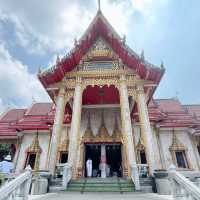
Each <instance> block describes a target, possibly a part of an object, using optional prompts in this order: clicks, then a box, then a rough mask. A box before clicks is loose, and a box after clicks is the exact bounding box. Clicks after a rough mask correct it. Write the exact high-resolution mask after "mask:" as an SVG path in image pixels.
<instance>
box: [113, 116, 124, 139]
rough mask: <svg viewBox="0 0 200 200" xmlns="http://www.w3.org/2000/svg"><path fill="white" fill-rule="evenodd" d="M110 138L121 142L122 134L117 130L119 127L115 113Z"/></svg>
mask: <svg viewBox="0 0 200 200" xmlns="http://www.w3.org/2000/svg"><path fill="white" fill-rule="evenodd" d="M112 138H113V140H114V142H122V135H121V131H120V130H119V127H118V123H117V115H116V114H115V124H114V130H113V134H112Z"/></svg>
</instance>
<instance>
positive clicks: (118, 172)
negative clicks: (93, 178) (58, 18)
mask: <svg viewBox="0 0 200 200" xmlns="http://www.w3.org/2000/svg"><path fill="white" fill-rule="evenodd" d="M106 160H107V165H108V167H109V171H110V173H109V176H110V177H112V176H118V177H122V166H121V162H122V156H121V145H119V144H114V145H106Z"/></svg>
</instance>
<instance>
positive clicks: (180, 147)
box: [169, 130, 191, 168]
mask: <svg viewBox="0 0 200 200" xmlns="http://www.w3.org/2000/svg"><path fill="white" fill-rule="evenodd" d="M169 150H170V152H171V155H172V161H173V163H174V164H175V165H176V166H177V167H178V164H177V159H176V152H177V151H181V152H183V156H184V157H185V166H186V167H187V168H191V163H190V160H189V157H188V153H187V150H188V149H187V147H185V146H184V144H182V143H181V142H180V141H179V140H178V138H177V136H176V133H175V130H173V135H172V145H171V146H170V147H169Z"/></svg>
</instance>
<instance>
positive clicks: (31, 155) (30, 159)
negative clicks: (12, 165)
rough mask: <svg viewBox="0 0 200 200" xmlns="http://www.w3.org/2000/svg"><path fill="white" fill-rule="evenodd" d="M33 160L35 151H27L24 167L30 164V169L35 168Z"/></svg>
mask: <svg viewBox="0 0 200 200" xmlns="http://www.w3.org/2000/svg"><path fill="white" fill-rule="evenodd" d="M35 160H36V153H28V154H27V158H26V164H25V167H26V166H28V165H30V166H31V169H34V168H35ZM25 167H24V168H25Z"/></svg>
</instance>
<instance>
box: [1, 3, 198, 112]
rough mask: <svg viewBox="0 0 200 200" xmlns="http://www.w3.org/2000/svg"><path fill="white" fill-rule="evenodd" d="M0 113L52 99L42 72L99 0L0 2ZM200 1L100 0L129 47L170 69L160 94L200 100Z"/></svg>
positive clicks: (65, 49)
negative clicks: (43, 83) (41, 79)
mask: <svg viewBox="0 0 200 200" xmlns="http://www.w3.org/2000/svg"><path fill="white" fill-rule="evenodd" d="M0 5H1V6H0V113H1V112H3V111H5V110H6V109H8V108H10V107H26V106H29V105H30V104H31V103H32V101H33V100H35V101H38V102H39V101H42V102H43V101H49V98H48V96H47V94H46V92H45V91H44V89H43V88H42V87H41V84H40V83H39V81H38V80H37V76H36V73H37V70H38V67H39V66H41V67H43V68H46V67H49V66H51V65H52V64H53V63H54V62H55V59H56V57H57V55H61V56H62V55H65V54H66V53H67V52H68V51H69V50H70V49H71V48H72V46H73V41H74V38H77V39H78V38H79V37H80V36H81V35H82V34H83V32H84V31H85V29H86V28H87V26H88V25H89V23H90V22H91V21H92V19H93V17H94V16H95V14H96V11H97V0H96V1H94V0H84V1H81V0H74V1H73V2H72V1H70V0H59V1H56V0H52V1H48V0H43V1H39V0H30V1H27V0H21V1H16V0H0ZM199 7H200V1H198V0H192V1H187V0H123V1H121V0H101V9H102V12H103V14H104V15H105V17H106V18H107V19H108V21H109V22H110V23H111V24H112V25H113V27H114V28H115V29H116V31H117V32H118V33H119V34H120V35H121V36H123V35H124V34H125V35H126V38H127V43H128V44H129V46H130V47H131V48H132V49H133V50H134V51H136V53H138V54H140V53H141V51H142V50H144V54H145V59H146V60H148V61H149V62H151V63H153V64H155V65H158V66H159V65H160V63H161V62H162V61H163V62H164V66H165V68H166V73H165V75H164V77H163V79H162V81H161V83H160V85H159V87H158V88H157V91H156V93H155V95H154V97H155V98H173V97H176V96H177V97H178V98H179V100H180V101H181V102H182V103H184V104H194V103H200V92H199V91H200V90H199V86H200V80H199V79H200V78H199V75H200V59H199V57H200V53H199V52H200V12H199Z"/></svg>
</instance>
